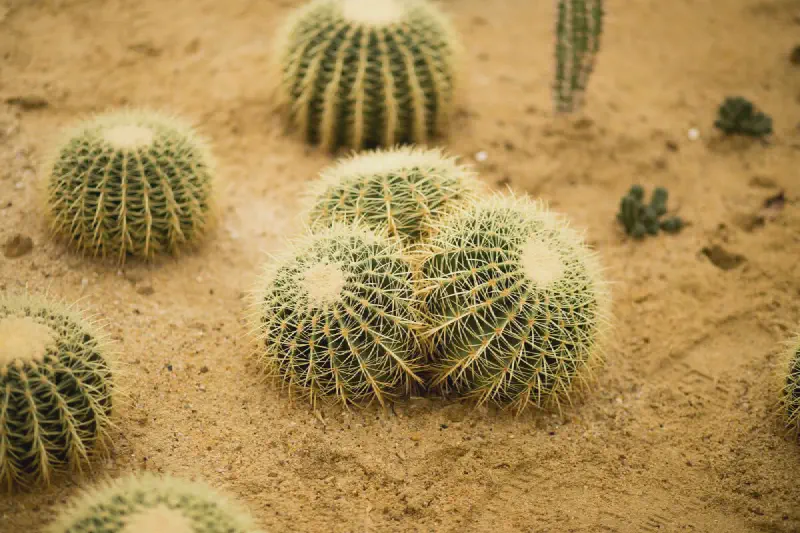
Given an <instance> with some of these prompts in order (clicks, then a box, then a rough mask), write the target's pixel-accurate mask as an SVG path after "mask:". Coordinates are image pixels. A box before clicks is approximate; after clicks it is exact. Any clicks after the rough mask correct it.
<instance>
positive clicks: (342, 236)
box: [254, 225, 420, 405]
mask: <svg viewBox="0 0 800 533" xmlns="http://www.w3.org/2000/svg"><path fill="white" fill-rule="evenodd" d="M255 297H256V302H255V312H254V319H255V321H256V323H255V325H254V326H255V327H254V329H255V331H257V333H258V339H259V349H258V359H259V361H260V363H261V365H262V366H263V367H264V368H265V369H266V370H268V371H270V372H272V373H274V375H277V376H278V377H280V378H281V379H282V381H283V382H284V383H287V384H288V385H289V386H290V387H291V389H292V390H299V391H300V392H301V393H302V394H304V395H306V396H308V397H309V398H310V400H311V402H312V403H315V402H316V400H317V398H319V397H324V396H330V397H336V398H338V399H339V400H340V401H341V402H342V403H343V404H345V405H348V404H354V403H357V402H360V401H362V400H366V401H372V400H378V402H380V403H381V405H383V404H384V402H385V400H386V399H388V398H392V397H395V396H398V395H399V394H401V393H403V392H407V391H408V390H409V388H410V386H411V384H412V382H414V381H419V380H420V379H419V378H418V377H417V376H416V374H415V371H416V369H417V363H418V358H419V355H418V354H419V346H418V340H417V335H416V329H417V328H418V327H419V321H418V318H417V313H416V311H415V309H414V307H413V306H414V304H415V299H414V285H413V280H412V270H411V268H410V266H409V265H408V264H407V263H406V262H405V260H404V259H403V256H402V251H401V249H400V246H399V243H398V242H396V241H390V240H388V239H385V238H383V237H380V236H379V235H377V234H375V233H373V232H371V231H369V230H367V229H362V228H360V227H357V226H344V225H334V226H332V227H330V228H327V229H325V230H323V231H321V232H319V233H318V234H316V235H308V236H306V237H305V238H304V239H302V240H300V241H299V242H298V243H297V244H296V245H295V246H294V247H293V248H292V249H290V250H289V251H288V252H287V253H286V255H285V256H284V257H282V258H279V259H277V260H275V261H273V262H272V263H271V264H270V265H269V266H268V267H267V269H266V273H265V275H264V279H263V281H262V283H261V284H260V286H259V288H258V290H257V291H256V294H255Z"/></svg>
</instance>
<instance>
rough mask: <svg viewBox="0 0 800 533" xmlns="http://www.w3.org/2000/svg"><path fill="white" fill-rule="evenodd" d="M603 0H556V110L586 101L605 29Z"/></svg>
mask: <svg viewBox="0 0 800 533" xmlns="http://www.w3.org/2000/svg"><path fill="white" fill-rule="evenodd" d="M603 15H604V11H603V0H556V30H555V33H556V44H555V47H556V50H555V52H556V54H555V55H556V67H555V68H556V73H555V78H556V79H555V84H554V87H553V93H554V98H555V107H556V111H557V112H560V113H569V112H572V111H575V110H577V109H579V108H580V107H581V106H582V105H583V96H584V93H585V91H586V87H587V85H588V83H589V76H590V75H591V73H592V70H594V63H595V57H596V55H597V52H598V51H599V50H600V35H601V34H602V32H603Z"/></svg>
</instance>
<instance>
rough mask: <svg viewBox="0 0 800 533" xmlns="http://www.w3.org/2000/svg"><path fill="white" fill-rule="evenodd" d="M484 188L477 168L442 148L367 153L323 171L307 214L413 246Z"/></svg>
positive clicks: (317, 222)
mask: <svg viewBox="0 0 800 533" xmlns="http://www.w3.org/2000/svg"><path fill="white" fill-rule="evenodd" d="M479 190H480V185H479V182H478V181H477V180H476V179H475V177H474V175H473V173H472V171H471V170H469V169H468V168H467V167H465V166H461V165H459V164H457V163H456V161H455V159H453V158H450V157H447V156H445V155H444V154H443V152H442V151H441V150H436V149H423V148H413V147H401V148H395V149H391V150H376V151H374V152H362V153H360V154H357V155H354V156H352V157H349V158H346V159H342V160H340V161H339V162H338V163H336V164H334V165H332V166H331V167H329V168H327V169H325V170H323V171H322V175H321V179H320V180H318V181H317V182H316V183H314V185H313V186H312V187H311V191H310V193H309V197H310V204H311V208H310V210H309V215H308V218H309V223H310V225H311V226H312V227H314V228H319V227H325V226H328V225H330V224H332V223H335V222H343V223H347V224H352V223H354V222H362V223H364V224H365V225H367V226H369V227H370V228H372V229H374V230H375V231H381V232H385V233H388V235H389V236H391V237H397V238H399V239H401V240H402V241H403V243H404V244H407V245H410V244H414V243H418V242H420V241H421V240H423V239H425V238H426V237H427V236H428V235H429V234H430V233H431V231H432V230H433V229H434V226H435V224H436V221H437V220H439V219H440V218H441V217H442V216H443V215H444V214H446V213H448V212H449V211H451V210H453V209H454V208H456V206H459V205H463V204H465V203H467V202H469V201H471V200H472V199H474V198H475V197H476V195H477V191H479Z"/></svg>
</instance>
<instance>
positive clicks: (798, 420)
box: [781, 336, 800, 435]
mask: <svg viewBox="0 0 800 533" xmlns="http://www.w3.org/2000/svg"><path fill="white" fill-rule="evenodd" d="M787 359H788V364H787V365H786V366H785V367H783V373H782V379H783V389H782V391H781V410H782V411H783V414H784V416H785V417H786V423H787V427H788V428H789V429H790V430H791V431H793V432H794V433H795V434H798V435H800V336H798V337H797V338H795V340H794V341H793V342H792V343H791V345H790V347H789V350H788V351H787Z"/></svg>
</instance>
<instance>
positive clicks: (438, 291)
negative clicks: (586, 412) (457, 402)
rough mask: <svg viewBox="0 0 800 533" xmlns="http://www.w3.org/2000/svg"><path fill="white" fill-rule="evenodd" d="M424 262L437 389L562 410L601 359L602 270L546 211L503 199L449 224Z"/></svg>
mask: <svg viewBox="0 0 800 533" xmlns="http://www.w3.org/2000/svg"><path fill="white" fill-rule="evenodd" d="M440 228H441V229H440V231H439V233H438V234H436V235H435V236H434V237H433V239H432V241H431V244H430V246H429V249H428V251H427V252H426V253H425V254H424V256H423V258H422V263H421V270H422V275H421V278H422V280H421V283H422V290H421V293H422V297H423V299H424V305H423V311H424V312H425V313H426V314H427V317H428V321H429V324H430V327H429V330H428V332H427V335H426V336H427V337H428V338H429V340H430V341H431V342H430V345H431V348H432V353H431V356H432V357H431V358H432V367H433V385H435V386H436V385H440V386H442V387H443V388H444V389H445V390H454V391H455V392H457V393H458V394H460V395H463V396H467V397H474V398H476V399H477V400H478V402H479V403H482V402H488V401H491V402H495V403H497V404H500V405H509V406H513V407H516V409H517V410H518V411H521V410H522V409H524V408H525V407H526V406H528V405H529V404H533V405H536V406H545V405H547V404H550V403H555V404H558V403H559V401H560V399H561V398H563V397H564V396H566V395H567V394H568V392H569V391H570V389H571V388H572V386H573V384H574V382H575V381H576V380H579V381H580V380H582V379H583V378H584V376H585V372H584V370H585V369H588V368H589V367H590V366H591V365H592V364H593V363H594V362H597V361H599V346H600V343H599V341H600V334H601V332H602V330H603V328H604V325H605V324H606V323H607V321H608V301H609V300H608V293H607V290H606V284H605V283H604V281H603V279H602V277H601V273H600V267H599V266H598V263H597V261H596V259H595V258H594V256H593V254H592V253H591V252H590V251H589V250H588V249H587V247H586V245H585V244H584V243H583V241H582V239H581V238H580V236H579V235H578V234H577V233H575V232H574V231H573V230H571V229H570V228H568V227H567V226H566V224H565V223H564V222H563V221H562V220H561V219H560V218H559V217H557V216H556V215H555V214H553V213H551V212H548V211H547V210H545V209H544V208H543V207H542V206H541V205H540V204H537V203H534V202H532V201H529V200H526V199H521V198H514V197H495V198H490V199H487V200H484V201H481V202H480V203H478V204H476V205H475V206H473V207H472V208H470V209H468V210H464V211H463V212H460V213H455V214H453V215H451V216H448V217H446V218H445V219H444V220H443V221H442V222H441V224H440Z"/></svg>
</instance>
